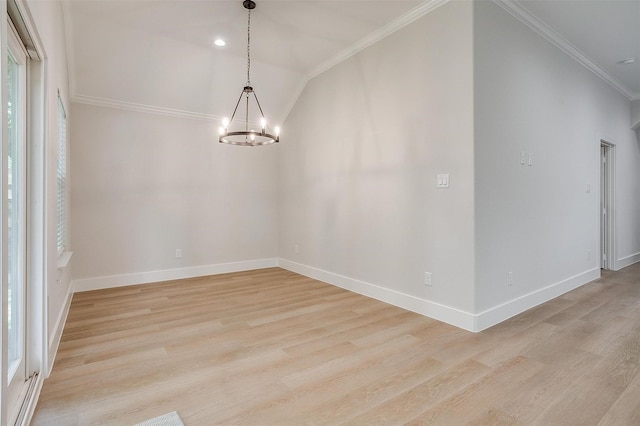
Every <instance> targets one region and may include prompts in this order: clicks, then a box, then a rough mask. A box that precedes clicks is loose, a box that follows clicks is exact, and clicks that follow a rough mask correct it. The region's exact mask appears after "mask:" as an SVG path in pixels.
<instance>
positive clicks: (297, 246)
mask: <svg viewBox="0 0 640 426" xmlns="http://www.w3.org/2000/svg"><path fill="white" fill-rule="evenodd" d="M293 251H295V252H296V254H297V253H300V246H299V245H298V244H296V245H294V246H293Z"/></svg>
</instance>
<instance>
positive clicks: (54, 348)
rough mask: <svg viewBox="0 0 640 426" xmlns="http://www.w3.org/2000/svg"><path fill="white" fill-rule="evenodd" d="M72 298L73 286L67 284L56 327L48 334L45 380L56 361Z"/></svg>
mask: <svg viewBox="0 0 640 426" xmlns="http://www.w3.org/2000/svg"><path fill="white" fill-rule="evenodd" d="M72 298H73V285H72V284H69V288H68V289H67V295H66V297H65V301H64V305H63V307H62V309H61V310H60V314H59V315H58V319H57V320H56V325H55V326H54V327H53V330H52V331H51V334H49V347H48V348H47V351H48V356H47V365H46V366H45V368H46V370H45V371H44V378H45V379H46V378H47V377H49V374H51V369H52V368H53V363H54V361H55V360H56V354H57V353H58V346H60V339H61V338H62V331H63V330H64V325H65V324H66V322H67V316H68V315H69V308H71V299H72Z"/></svg>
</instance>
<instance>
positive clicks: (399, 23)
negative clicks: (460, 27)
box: [279, 0, 449, 123]
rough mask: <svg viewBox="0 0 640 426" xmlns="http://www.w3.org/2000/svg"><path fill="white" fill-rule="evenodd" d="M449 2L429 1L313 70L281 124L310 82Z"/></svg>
mask: <svg viewBox="0 0 640 426" xmlns="http://www.w3.org/2000/svg"><path fill="white" fill-rule="evenodd" d="M447 2H449V0H427V1H425V2H424V3H422V4H421V5H419V6H418V7H416V8H414V9H413V10H410V11H409V12H407V13H405V14H404V15H402V16H400V17H399V18H397V19H395V20H393V21H391V22H389V23H388V24H386V25H385V26H383V27H382V28H380V29H378V30H376V31H374V32H372V33H371V34H369V35H368V36H366V37H364V38H363V39H361V40H359V41H358V42H356V43H354V44H353V45H351V46H349V47H347V48H346V49H344V50H343V51H342V52H339V53H338V54H336V55H335V56H334V57H332V58H330V59H329V60H327V61H325V62H324V63H322V64H320V65H319V66H317V67H316V68H314V69H313V70H311V72H310V73H309V74H308V75H307V76H306V77H305V78H304V80H303V81H302V83H301V84H300V85H299V86H298V89H297V90H296V93H294V95H293V97H292V98H291V101H289V103H288V104H287V108H286V109H285V111H284V114H283V115H282V117H281V119H280V121H279V122H280V123H284V122H285V121H286V119H287V117H288V116H289V113H291V110H292V109H293V107H294V105H295V104H296V102H297V101H298V98H299V97H300V95H301V94H302V92H303V91H304V88H305V87H306V86H307V83H308V82H309V80H311V79H312V78H314V77H317V76H318V75H320V74H322V73H323V72H325V71H327V70H329V69H331V68H333V67H335V66H336V65H338V64H339V63H340V62H343V61H346V60H347V59H349V58H350V57H352V56H353V55H355V54H357V53H358V52H360V51H362V50H364V49H366V48H367V47H369V46H371V45H372V44H374V43H377V42H378V41H380V40H382V39H383V38H385V37H387V36H389V35H391V34H392V33H394V32H396V31H398V30H399V29H401V28H403V27H405V26H407V25H409V24H411V23H412V22H414V21H415V20H417V19H418V18H420V17H422V16H424V15H426V14H427V13H429V12H432V11H434V10H435V9H437V8H439V7H440V6H442V5H444V4H445V3H447Z"/></svg>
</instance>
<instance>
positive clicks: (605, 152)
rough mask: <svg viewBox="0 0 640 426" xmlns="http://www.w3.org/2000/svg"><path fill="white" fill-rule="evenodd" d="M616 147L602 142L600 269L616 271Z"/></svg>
mask: <svg viewBox="0 0 640 426" xmlns="http://www.w3.org/2000/svg"><path fill="white" fill-rule="evenodd" d="M614 149H615V145H613V144H611V143H609V142H606V141H604V140H601V141H600V268H601V269H614V263H613V259H614V253H613V251H614V247H615V245H614V242H613V239H614V232H613V220H614V217H613V213H614V209H613V201H614V191H613V188H614V186H613V183H614V182H613V177H614V176H615V175H614V172H613V170H614V165H615V164H614Z"/></svg>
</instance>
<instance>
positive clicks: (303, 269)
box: [279, 259, 476, 331]
mask: <svg viewBox="0 0 640 426" xmlns="http://www.w3.org/2000/svg"><path fill="white" fill-rule="evenodd" d="M279 265H280V267H281V268H283V269H287V270H289V271H292V272H295V273H297V274H301V275H305V276H307V277H310V278H313V279H316V280H319V281H323V282H326V283H329V284H332V285H335V286H337V287H340V288H344V289H345V290H349V291H352V292H354V293H358V294H362V295H364V296H367V297H371V298H373V299H376V300H380V301H382V302H385V303H389V304H391V305H394V306H398V307H400V308H403V309H406V310H408V311H411V312H415V313H418V314H421V315H424V316H427V317H429V318H433V319H436V320H438V321H442V322H446V323H447V324H451V325H454V326H456V327H459V328H462V329H465V330H468V331H476V330H474V323H475V316H474V315H473V314H470V313H468V312H464V311H461V310H459V309H456V308H452V307H450V306H446V305H441V304H439V303H435V302H432V301H429V300H426V299H420V298H419V297H415V296H411V295H408V294H405V293H400V292H398V291H395V290H390V289H388V288H384V287H380V286H377V285H375V284H370V283H367V282H364V281H360V280H355V279H353V278H349V277H345V276H343V275H339V274H334V273H333V272H328V271H324V270H322V269H318V268H314V267H311V266H307V265H302V264H300V263H296V262H292V261H290V260H286V259H280V260H279Z"/></svg>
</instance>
